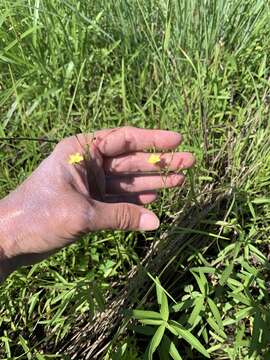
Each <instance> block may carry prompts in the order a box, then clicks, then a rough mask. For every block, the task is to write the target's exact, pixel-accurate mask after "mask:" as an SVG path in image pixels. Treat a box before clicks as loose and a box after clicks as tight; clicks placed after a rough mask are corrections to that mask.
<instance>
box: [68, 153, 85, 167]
mask: <svg viewBox="0 0 270 360" xmlns="http://www.w3.org/2000/svg"><path fill="white" fill-rule="evenodd" d="M81 161H83V156H82V155H81V154H80V153H78V152H77V153H76V154H71V155H69V159H68V163H69V164H78V163H80V162H81Z"/></svg>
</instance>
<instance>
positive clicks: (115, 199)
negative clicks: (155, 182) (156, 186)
mask: <svg viewBox="0 0 270 360" xmlns="http://www.w3.org/2000/svg"><path fill="white" fill-rule="evenodd" d="M156 199H157V193H156V192H154V191H153V192H148V193H142V194H129V195H107V196H106V197H105V200H104V201H105V202H109V203H119V202H125V203H131V204H138V205H146V204H150V203H152V202H153V201H155V200H156Z"/></svg>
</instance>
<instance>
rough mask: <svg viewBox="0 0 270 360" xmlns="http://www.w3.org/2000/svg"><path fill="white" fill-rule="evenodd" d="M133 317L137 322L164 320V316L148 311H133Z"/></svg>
mask: <svg viewBox="0 0 270 360" xmlns="http://www.w3.org/2000/svg"><path fill="white" fill-rule="evenodd" d="M132 313H133V317H134V318H135V319H137V320H142V319H159V320H161V319H162V316H161V314H160V313H158V312H156V311H146V310H133V312H132Z"/></svg>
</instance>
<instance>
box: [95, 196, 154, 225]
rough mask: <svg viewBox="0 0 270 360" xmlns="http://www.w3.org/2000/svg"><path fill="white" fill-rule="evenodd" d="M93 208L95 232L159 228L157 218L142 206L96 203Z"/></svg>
mask: <svg viewBox="0 0 270 360" xmlns="http://www.w3.org/2000/svg"><path fill="white" fill-rule="evenodd" d="M95 208H96V209H95V210H96V211H95V212H96V214H95V215H96V216H95V220H96V221H95V222H94V224H93V225H94V227H95V230H105V229H111V230H155V229H157V228H158V227H159V219H158V218H157V216H156V215H155V214H154V213H153V212H152V211H149V210H147V209H145V208H144V207H142V206H138V205H134V204H129V203H117V204H108V203H102V202H98V203H96V206H95Z"/></svg>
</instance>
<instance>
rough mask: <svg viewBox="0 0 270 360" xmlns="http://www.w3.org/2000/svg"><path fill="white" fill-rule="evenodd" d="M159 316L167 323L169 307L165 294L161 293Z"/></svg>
mask: <svg viewBox="0 0 270 360" xmlns="http://www.w3.org/2000/svg"><path fill="white" fill-rule="evenodd" d="M160 314H161V317H162V319H163V320H164V321H168V319H169V306H168V299H167V296H166V294H165V292H162V295H161V305H160Z"/></svg>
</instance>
